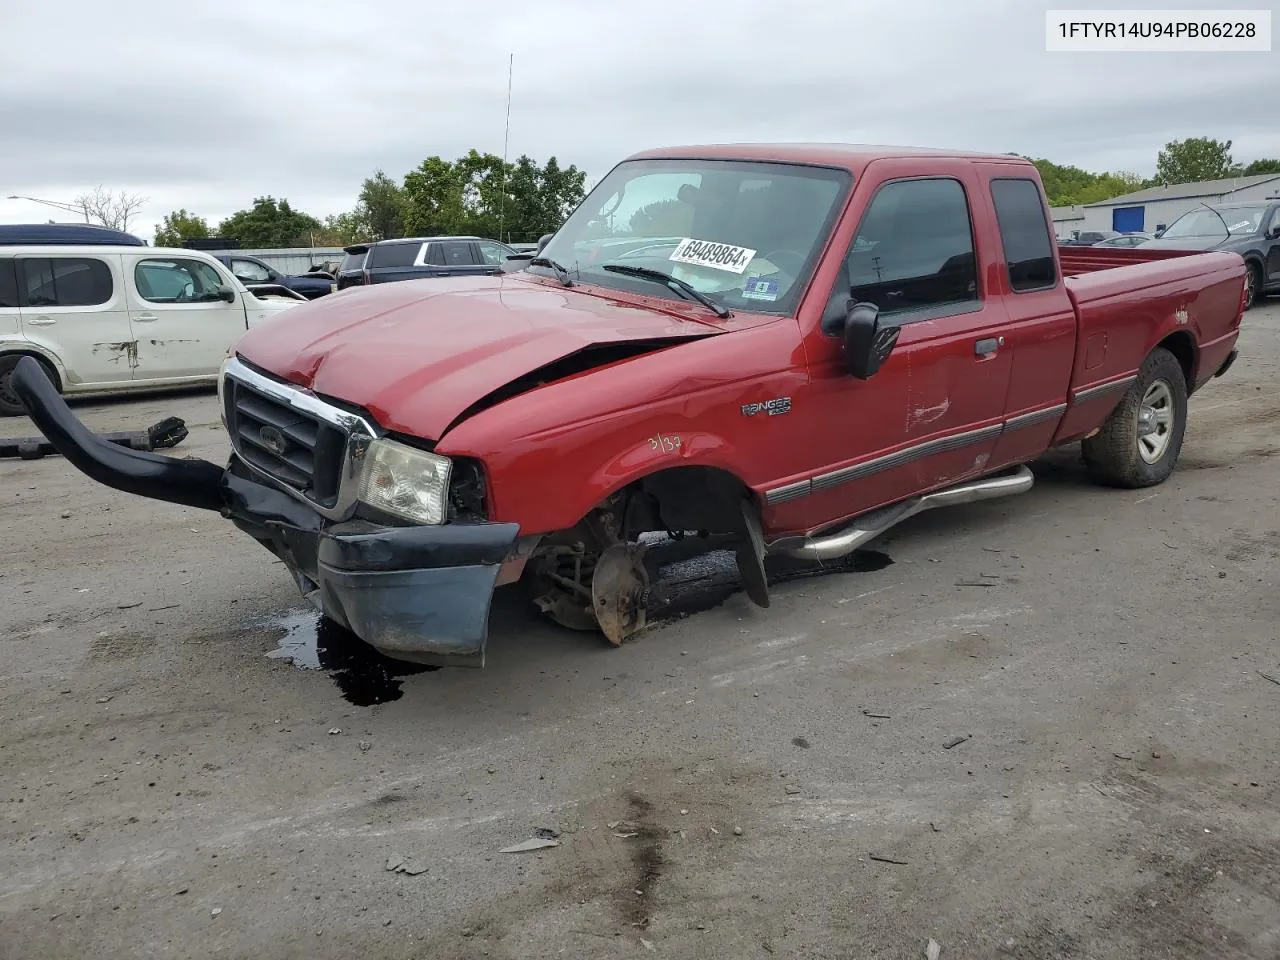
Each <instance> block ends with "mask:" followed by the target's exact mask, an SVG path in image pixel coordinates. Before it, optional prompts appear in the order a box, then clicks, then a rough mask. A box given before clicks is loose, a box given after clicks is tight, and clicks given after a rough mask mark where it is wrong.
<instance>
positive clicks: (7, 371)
mask: <svg viewBox="0 0 1280 960" xmlns="http://www.w3.org/2000/svg"><path fill="white" fill-rule="evenodd" d="M286 293H287V292H286ZM305 302H306V301H305V299H303V298H301V297H297V296H296V295H295V296H278V297H274V296H266V295H257V294H254V293H252V292H251V291H250V290H249V289H248V288H246V287H245V285H244V284H243V283H241V282H240V281H239V280H237V279H236V278H235V277H234V276H233V275H232V274H231V272H230V271H229V270H228V269H227V268H226V267H225V266H223V265H222V264H221V263H219V262H218V261H217V260H215V259H214V258H213V257H212V256H211V255H209V254H207V253H203V252H201V251H198V250H182V249H165V248H158V247H144V246H124V245H120V246H115V245H105V244H85V245H67V244H47V245H45V244H40V245H14V246H4V245H0V415H4V416H14V415H18V414H22V413H25V412H26V411H25V408H24V407H23V406H22V403H21V401H19V399H18V397H17V395H16V394H15V393H14V391H13V386H12V384H11V383H10V377H11V376H12V373H13V368H14V367H15V366H16V365H17V362H18V359H19V358H20V357H22V356H33V357H35V358H36V359H37V360H39V361H40V362H41V365H42V366H43V367H44V369H45V372H46V373H47V374H48V376H49V379H50V380H52V381H53V383H54V385H55V386H56V387H57V388H58V389H59V390H61V391H62V392H63V393H67V394H73V393H107V392H110V393H115V392H119V391H124V390H138V389H147V388H151V387H170V386H182V385H186V384H199V383H210V384H212V383H215V382H216V380H217V375H218V369H219V367H220V366H221V365H222V361H223V358H224V357H225V356H226V354H227V350H228V348H229V347H231V345H232V344H234V343H235V342H236V341H237V340H238V339H239V338H240V337H241V336H242V335H243V334H244V333H245V331H246V330H248V329H250V328H251V327H255V326H257V325H258V324H259V323H262V322H263V321H265V320H267V319H269V318H270V317H272V316H274V315H275V314H277V313H278V312H279V311H281V310H284V309H289V308H292V307H295V306H298V305H300V304H303V303H305Z"/></svg>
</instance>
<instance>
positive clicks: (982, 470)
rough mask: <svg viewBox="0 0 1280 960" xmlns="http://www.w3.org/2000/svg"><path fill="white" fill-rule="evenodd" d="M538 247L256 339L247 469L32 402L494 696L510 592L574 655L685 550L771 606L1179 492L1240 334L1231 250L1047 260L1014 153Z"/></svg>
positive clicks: (52, 398)
mask: <svg viewBox="0 0 1280 960" xmlns="http://www.w3.org/2000/svg"><path fill="white" fill-rule="evenodd" d="M544 241H545V242H544V244H543V245H542V248H541V249H540V250H538V251H537V255H536V256H535V257H533V258H532V259H531V260H529V261H528V266H527V268H526V269H524V270H521V271H518V272H512V273H506V274H503V275H500V276H476V277H454V278H450V279H445V280H430V281H418V280H411V281H406V282H403V283H394V284H375V285H372V286H367V287H362V288H353V289H350V290H344V291H340V292H338V293H336V294H333V295H331V296H328V297H325V298H323V299H321V300H317V301H314V302H312V303H308V304H301V305H299V306H298V307H296V308H294V309H293V310H291V311H289V312H288V313H287V314H286V315H285V316H283V317H281V318H280V319H279V320H277V321H275V322H273V323H271V324H269V325H266V326H263V327H260V328H257V329H254V330H251V331H249V332H248V333H247V334H246V335H245V336H243V338H242V339H241V340H240V341H239V342H238V343H237V344H236V345H235V347H234V348H233V351H230V352H229V356H228V358H227V361H226V363H225V365H224V367H223V370H222V375H221V378H220V389H219V394H220V403H221V405H222V413H223V420H224V423H225V425H226V428H227V430H228V433H229V435H230V441H231V454H230V458H229V461H228V463H227V464H226V465H225V466H223V465H220V464H214V463H211V462H208V461H202V460H182V459H176V458H170V457H166V456H163V455H159V454H153V453H147V452H143V451H134V450H126V449H123V448H121V447H119V446H118V445H114V444H110V443H106V442H103V441H101V440H99V439H97V438H95V437H94V435H93V434H92V433H90V432H89V431H88V430H87V429H86V428H85V427H84V426H82V425H81V424H80V422H79V421H78V420H77V419H76V418H75V417H74V415H73V414H72V413H71V412H70V411H69V410H68V408H67V407H66V405H65V404H64V403H63V401H62V400H61V399H60V398H59V397H58V396H57V394H56V392H55V391H54V390H53V389H52V388H51V387H50V385H49V383H48V380H47V379H45V378H44V377H42V376H41V375H40V371H39V370H38V369H37V368H36V367H34V366H33V364H34V361H32V362H30V363H28V362H27V361H23V365H21V366H20V369H19V370H18V371H17V373H16V376H15V381H14V382H15V386H16V389H17V391H18V393H19V394H20V396H21V398H22V400H23V402H24V403H25V404H26V406H27V408H28V410H29V411H30V414H31V416H32V418H33V419H34V420H35V422H36V424H37V425H38V426H39V428H40V429H41V430H42V431H43V432H44V434H45V435H46V436H47V437H48V438H49V440H50V441H51V442H52V443H53V444H54V445H55V446H56V447H57V449H58V450H59V451H60V452H61V453H62V454H63V455H64V456H65V457H66V458H67V459H69V460H70V461H71V462H72V463H74V464H75V465H76V466H77V467H78V468H79V469H81V470H82V471H84V472H85V473H87V474H88V475H89V476H91V477H93V478H95V479H97V480H98V481H100V482H102V483H105V484H108V485H111V486H113V487H116V488H118V489H121V490H125V491H129V492H132V493H135V494H138V495H142V496H146V497H152V498H156V499H160V500H167V501H172V502H175V503H181V504H186V505H189V506H196V507H204V508H208V509H210V510H215V511H220V512H221V513H222V514H223V515H224V516H226V517H228V518H230V519H231V521H232V522H233V523H235V524H236V525H237V526H238V527H239V528H240V529H241V530H243V531H244V532H245V533H247V534H248V535H249V536H251V537H253V538H254V539H256V540H257V541H258V542H259V543H261V544H262V545H263V546H264V547H266V548H267V550H269V551H270V552H271V553H273V554H274V555H276V556H277V557H280V558H282V559H283V560H284V562H285V564H286V565H287V567H288V569H289V570H290V571H291V573H292V576H293V578H294V579H295V580H296V582H297V585H298V588H299V589H300V591H301V592H302V593H303V594H304V595H305V596H306V597H308V598H309V599H310V600H311V601H312V602H313V603H314V604H315V606H316V607H317V608H318V609H319V610H321V611H323V613H324V614H326V615H327V616H328V617H330V618H332V619H333V620H336V621H338V622H339V623H341V624H342V625H344V626H346V627H348V628H349V629H351V630H352V631H354V632H355V633H356V634H357V635H358V636H360V637H361V638H363V639H364V640H365V641H367V642H368V643H370V644H371V645H372V646H374V647H376V648H377V649H378V650H380V651H382V652H383V653H385V654H386V655H388V656H391V657H395V658H399V659H403V660H409V661H415V662H420V663H429V664H462V665H472V666H481V665H483V663H484V650H485V645H486V637H487V632H488V628H487V622H488V616H489V608H490V600H491V595H492V594H493V592H494V590H495V588H496V587H498V586H501V585H504V584H512V583H515V582H517V581H519V582H520V583H522V584H524V585H525V586H527V587H529V588H531V599H533V600H534V601H535V602H536V604H537V606H538V607H539V608H540V609H541V610H542V611H543V612H544V613H545V614H547V615H548V616H549V617H551V618H552V619H553V620H555V621H556V622H558V623H560V624H562V625H564V626H566V627H570V628H574V629H582V630H590V631H595V632H597V635H599V634H600V633H602V634H603V635H604V636H605V637H606V638H607V639H608V640H609V641H610V642H612V643H613V644H615V645H617V644H619V643H621V642H623V641H624V640H625V639H626V638H627V637H628V636H630V635H632V634H634V633H635V632H636V631H637V630H640V629H643V627H644V626H645V625H646V615H645V610H646V600H647V597H648V591H649V589H650V585H651V583H652V578H653V569H652V564H651V562H650V561H651V549H652V547H653V544H654V542H655V536H657V537H660V536H661V535H662V534H667V535H669V536H668V539H667V541H666V542H670V541H671V539H672V538H675V539H679V540H680V541H681V542H688V543H691V544H692V545H693V547H694V548H697V547H698V545H699V544H700V543H705V544H706V545H707V548H708V549H710V548H712V546H714V547H715V548H716V549H722V548H724V547H726V546H727V547H729V548H730V549H732V550H733V551H734V553H735V555H736V557H737V564H738V567H739V571H740V575H741V580H742V583H743V586H744V589H745V592H746V593H747V595H748V596H749V597H750V599H751V600H752V601H754V602H755V603H756V604H758V605H760V606H762V607H767V606H768V604H769V581H768V577H767V576H766V566H765V561H766V558H767V557H784V558H786V557H790V558H799V559H800V560H802V561H811V562H823V561H827V560H830V559H833V558H836V557H839V556H842V555H845V554H848V553H849V552H851V551H853V550H854V549H856V548H857V547H858V546H860V545H861V544H863V543H865V542H867V541H868V540H870V539H871V538H873V537H875V536H878V535H879V534H881V533H882V532H884V531H885V530H887V529H888V528H889V527H891V526H892V525H893V524H895V523H897V522H898V521H900V520H902V519H903V518H904V517H907V516H910V515H911V514H913V513H917V512H919V511H920V510H924V509H928V508H932V507H937V506H942V505H947V504H954V503H962V502H968V501H973V500H979V499H984V498H989V497H998V496H1006V495H1010V494H1017V493H1021V492H1023V491H1026V490H1027V489H1028V488H1029V487H1030V486H1031V484H1032V481H1033V475H1032V473H1031V471H1030V470H1029V469H1028V467H1027V464H1028V463H1029V462H1030V461H1033V460H1035V459H1036V458H1037V457H1039V456H1040V455H1041V454H1043V453H1045V452H1046V451H1048V450H1050V449H1051V448H1054V447H1059V446H1062V445H1064V444H1068V443H1074V442H1077V441H1079V442H1081V443H1082V450H1083V456H1084V459H1085V461H1086V463H1087V464H1088V466H1089V468H1090V470H1091V471H1092V474H1093V475H1094V476H1095V477H1096V478H1097V480H1098V481H1100V482H1101V483H1104V484H1109V485H1117V486H1121V487H1130V488H1134V487H1145V486H1149V485H1152V484H1158V483H1160V482H1162V481H1164V480H1165V479H1166V478H1167V477H1168V476H1169V475H1170V473H1171V471H1172V470H1173V469H1174V465H1175V463H1176V462H1177V459H1178V454H1179V450H1180V448H1181V446H1182V440H1183V431H1184V429H1185V426H1186V418H1187V397H1188V395H1189V394H1191V393H1193V392H1195V391H1196V390H1198V389H1200V388H1201V387H1203V386H1204V385H1205V384H1206V383H1208V382H1209V381H1210V380H1211V379H1212V378H1213V377H1215V376H1219V375H1221V374H1223V373H1225V372H1226V370H1227V369H1228V368H1229V367H1230V366H1231V363H1232V361H1233V360H1234V359H1235V356H1236V346H1235V344H1236V339H1237V336H1238V333H1239V328H1240V322H1241V318H1242V315H1243V307H1244V294H1245V264H1244V261H1243V260H1242V259H1241V257H1240V255H1239V254H1236V253H1226V252H1209V253H1190V254H1187V253H1184V252H1176V253H1175V252H1173V251H1154V252H1153V253H1152V254H1150V255H1145V256H1144V255H1143V254H1142V250H1141V248H1134V249H1130V250H1105V249H1093V248H1067V249H1064V250H1062V251H1059V249H1058V246H1057V244H1056V243H1055V242H1054V237H1053V233H1052V230H1051V220H1050V215H1049V210H1048V206H1047V204H1046V202H1045V198H1044V193H1043V190H1042V187H1041V183H1040V179H1039V176H1038V175H1037V173H1036V170H1035V168H1034V167H1033V166H1032V165H1031V164H1030V163H1028V162H1026V161H1024V160H1021V159H1018V158H1016V157H1011V156H1001V155H979V154H962V153H956V152H946V151H935V150H925V149H886V148H868V147H858V146H838V145H837V146H832V145H821V146H803V145H787V146H781V145H750V146H742V145H738V146H725V145H719V146H702V147H684V148H678V149H663V150H655V151H651V152H645V153H641V154H638V155H635V156H633V157H631V158H629V159H627V160H625V161H624V162H622V163H620V164H619V165H617V166H616V167H615V168H614V169H613V170H612V171H611V172H610V173H609V174H608V175H607V176H606V177H605V178H604V179H603V180H602V181H601V182H600V184H599V185H598V186H597V187H595V188H594V189H593V190H592V191H591V193H590V195H589V196H588V197H587V198H586V200H585V201H584V202H583V203H582V204H581V205H580V206H579V208H578V209H577V210H576V211H575V212H574V213H573V214H572V215H571V216H570V217H569V218H568V219H567V221H566V222H565V223H564V224H563V226H561V227H560V229H559V230H558V231H557V232H556V233H555V234H554V235H553V236H551V237H550V238H549V239H547V238H544ZM657 542H662V541H661V540H658V541H657Z"/></svg>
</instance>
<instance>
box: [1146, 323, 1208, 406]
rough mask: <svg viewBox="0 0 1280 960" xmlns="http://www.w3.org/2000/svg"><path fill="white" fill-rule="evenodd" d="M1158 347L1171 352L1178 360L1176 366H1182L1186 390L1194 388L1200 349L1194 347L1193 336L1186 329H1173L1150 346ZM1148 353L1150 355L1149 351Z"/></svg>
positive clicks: (1154, 348) (1157, 348) (1189, 390)
mask: <svg viewBox="0 0 1280 960" xmlns="http://www.w3.org/2000/svg"><path fill="white" fill-rule="evenodd" d="M1159 349H1165V350H1168V351H1169V352H1170V353H1172V354H1173V356H1174V358H1175V359H1176V360H1177V361H1178V366H1180V367H1182V375H1183V377H1185V378H1186V382H1187V392H1188V393H1190V392H1191V391H1192V390H1194V389H1195V383H1196V373H1197V369H1198V367H1199V364H1200V351H1199V350H1198V349H1197V347H1196V341H1195V338H1194V337H1193V336H1191V334H1190V333H1188V332H1187V331H1186V330H1175V331H1173V332H1172V333H1170V334H1167V335H1166V336H1165V337H1164V339H1162V340H1161V341H1160V342H1159V343H1157V344H1156V345H1155V346H1154V347H1152V350H1159ZM1148 355H1150V351H1149V352H1148Z"/></svg>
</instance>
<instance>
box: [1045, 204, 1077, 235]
mask: <svg viewBox="0 0 1280 960" xmlns="http://www.w3.org/2000/svg"><path fill="white" fill-rule="evenodd" d="M1049 213H1050V214H1052V215H1053V234H1054V236H1056V237H1057V238H1058V239H1059V240H1070V239H1071V237H1072V236H1073V235H1074V234H1075V233H1076V232H1078V231H1080V230H1083V229H1085V226H1084V207H1082V206H1080V205H1079V204H1076V205H1075V206H1074V207H1050V208H1049Z"/></svg>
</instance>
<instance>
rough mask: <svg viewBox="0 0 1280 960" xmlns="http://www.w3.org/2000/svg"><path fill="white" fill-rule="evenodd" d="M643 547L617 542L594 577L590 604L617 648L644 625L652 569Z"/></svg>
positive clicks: (605, 553)
mask: <svg viewBox="0 0 1280 960" xmlns="http://www.w3.org/2000/svg"><path fill="white" fill-rule="evenodd" d="M644 553H645V548H644V547H643V546H639V545H637V546H632V545H630V544H625V543H616V544H614V545H613V546H611V547H609V549H607V550H605V552H604V553H602V554H601V555H600V559H599V560H597V561H596V569H595V574H594V575H593V576H592V578H591V603H592V607H593V608H594V610H595V614H596V623H597V624H599V626H600V631H601V632H602V633H603V634H604V635H605V637H606V638H607V639H608V640H609V642H610V643H611V644H613V645H614V646H615V647H618V646H621V645H622V643H623V641H624V640H626V639H627V637H629V636H631V635H632V634H634V633H636V632H638V631H640V630H643V629H644V625H645V601H646V600H647V599H648V595H649V572H648V571H647V570H646V569H645V566H644Z"/></svg>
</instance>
